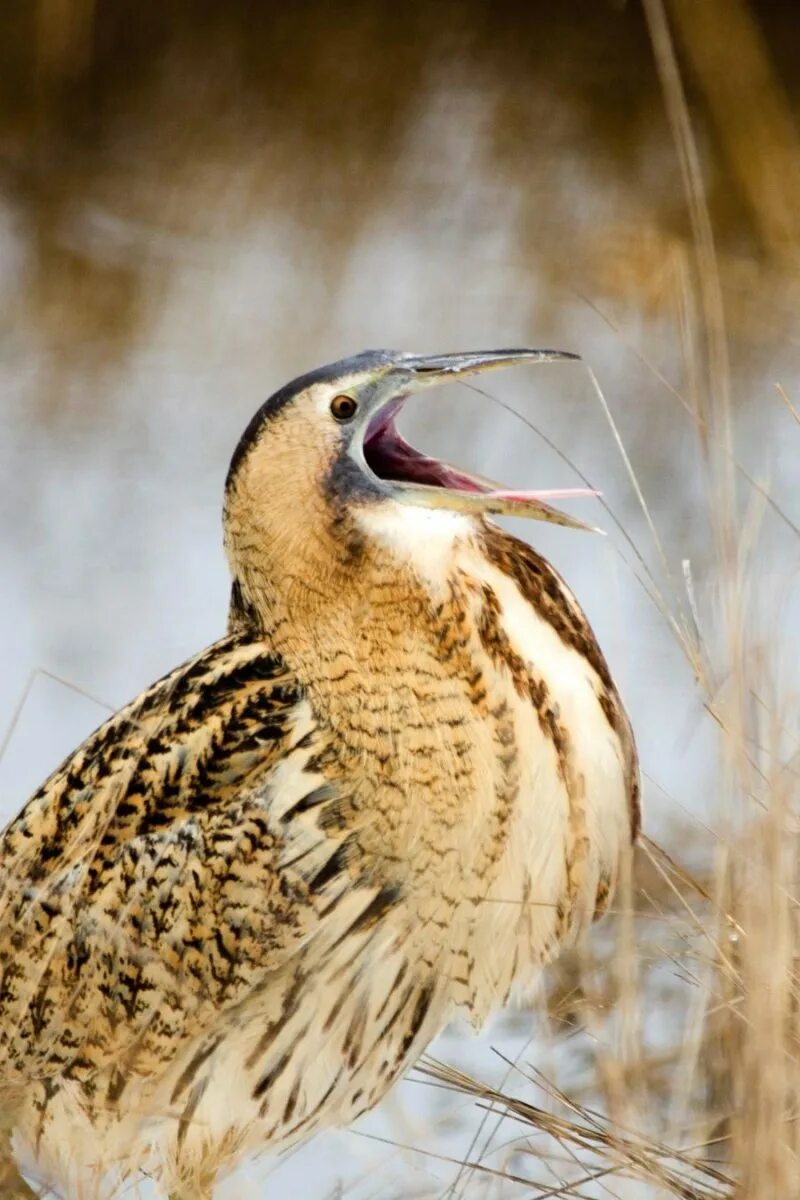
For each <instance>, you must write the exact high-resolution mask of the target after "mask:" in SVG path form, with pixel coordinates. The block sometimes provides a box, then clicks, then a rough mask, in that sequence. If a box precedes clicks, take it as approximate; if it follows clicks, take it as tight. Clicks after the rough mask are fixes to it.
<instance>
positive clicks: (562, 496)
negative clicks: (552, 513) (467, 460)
mask: <svg viewBox="0 0 800 1200" xmlns="http://www.w3.org/2000/svg"><path fill="white" fill-rule="evenodd" d="M483 494H484V496H490V497H492V498H493V499H494V500H511V501H514V500H519V501H524V500H573V499H574V498H575V497H576V496H602V494H603V493H602V492H596V491H594V489H593V488H544V489H543V490H542V491H536V492H512V491H505V490H503V491H499V492H492V491H487V492H484V493H483Z"/></svg>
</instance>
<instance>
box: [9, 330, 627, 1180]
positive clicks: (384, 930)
mask: <svg viewBox="0 0 800 1200" xmlns="http://www.w3.org/2000/svg"><path fill="white" fill-rule="evenodd" d="M559 357H569V356H566V355H559V354H557V353H551V352H547V351H536V350H498V351H490V352H487V353H471V354H445V355H441V356H437V357H422V356H415V355H409V354H400V353H392V352H388V351H374V352H367V353H364V354H360V355H357V356H355V357H353V358H348V359H345V360H344V361H342V362H338V363H335V364H334V365H333V366H327V367H323V368H321V369H319V370H315V371H312V372H311V373H310V374H308V375H305V376H303V377H302V378H300V379H297V380H295V381H294V382H293V383H290V384H289V385H288V386H286V387H284V388H282V389H281V390H280V391H279V392H277V393H276V394H275V395H274V396H272V397H271V399H269V400H267V402H266V403H265V404H264V405H263V406H262V407H261V408H260V409H259V411H258V412H257V413H256V415H255V416H254V418H253V420H252V421H251V422H250V424H249V426H248V428H247V430H246V431H245V433H244V435H243V436H242V438H241V440H240V442H239V444H238V446H237V448H236V450H235V453H234V455H233V459H232V462H231V465H230V470H229V472H228V477H227V482H226V487H225V503H224V531H225V546H226V551H227V556H228V560H229V563H230V570H231V574H232V595H231V605H230V616H229V624H228V632H227V633H226V634H225V636H224V637H222V638H220V640H219V641H217V642H215V643H214V644H213V645H211V646H209V647H208V648H207V649H205V650H203V651H202V652H201V653H199V654H197V655H196V656H195V657H194V658H191V659H190V660H189V661H188V662H186V663H184V664H182V665H181V666H179V667H177V668H176V669H175V670H174V671H172V672H171V673H170V674H169V675H167V676H165V678H163V679H162V680H160V681H159V682H158V683H155V684H153V685H152V687H149V688H148V689H147V690H146V691H145V692H143V693H142V694H141V695H140V696H138V697H137V698H136V699H135V700H133V701H132V702H131V703H130V704H128V705H127V706H126V707H125V708H123V709H121V710H120V711H119V712H118V713H117V714H116V715H115V716H113V717H112V718H111V719H110V720H108V721H106V723H105V724H104V725H102V726H101V727H100V728H99V729H98V730H97V731H96V732H95V733H94V734H92V736H91V737H89V738H88V739H87V740H86V741H85V742H84V743H83V745H81V746H80V747H79V748H78V749H77V750H76V751H75V753H74V754H73V755H71V756H70V757H69V758H68V759H67V761H66V762H65V763H64V764H63V765H62V766H61V767H60V768H59V769H58V770H57V771H56V772H55V773H54V774H53V775H51V777H50V778H49V779H48V780H47V782H46V783H45V784H44V785H43V787H42V788H41V789H40V791H39V792H37V794H36V795H35V796H33V798H32V799H31V800H30V801H29V802H28V804H27V806H26V807H25V808H24V809H23V811H22V812H21V813H20V815H19V816H18V817H16V819H15V820H13V821H12V822H11V824H10V825H9V826H8V828H7V829H6V831H5V834H4V836H3V840H2V859H1V860H0V861H1V862H2V870H3V883H2V900H1V901H0V903H1V904H2V917H1V918H0V963H1V964H2V984H1V989H2V990H1V991H0V1017H1V1019H2V1028H1V1029H0V1105H1V1106H2V1111H3V1112H4V1113H6V1114H9V1115H8V1116H7V1122H6V1123H7V1127H8V1128H13V1132H14V1142H13V1145H14V1147H15V1149H16V1151H17V1153H18V1154H19V1155H21V1156H22V1159H23V1160H24V1161H25V1162H28V1163H31V1164H33V1168H34V1170H35V1171H36V1172H37V1175H38V1178H40V1179H43V1180H45V1181H51V1182H53V1183H55V1184H56V1185H57V1186H58V1188H59V1189H60V1192H61V1194H67V1195H77V1194H80V1195H81V1196H86V1195H89V1194H92V1193H91V1188H90V1184H89V1182H88V1181H90V1180H92V1179H94V1180H95V1181H96V1187H97V1189H98V1191H99V1190H100V1188H101V1184H100V1182H99V1181H100V1180H101V1179H102V1180H103V1184H102V1187H103V1188H105V1189H106V1193H105V1194H107V1191H108V1189H111V1190H113V1186H114V1181H115V1180H116V1181H120V1180H121V1179H124V1178H128V1177H132V1176H135V1175H137V1174H139V1173H142V1174H146V1175H148V1176H150V1177H151V1178H154V1179H156V1180H157V1181H158V1183H159V1186H161V1187H162V1188H163V1189H164V1191H165V1192H166V1193H167V1194H169V1195H172V1196H180V1197H186V1198H188V1197H192V1198H193V1200H194V1198H195V1197H198V1196H203V1195H210V1194H211V1192H212V1189H213V1186H214V1180H215V1178H216V1177H217V1176H218V1175H219V1173H220V1172H224V1171H227V1170H229V1169H231V1168H232V1167H233V1166H234V1165H235V1164H236V1162H237V1161H239V1160H240V1159H241V1158H242V1157H243V1156H246V1155H248V1154H252V1153H254V1152H256V1151H258V1150H261V1149H264V1148H267V1149H269V1150H274V1149H277V1148H284V1147H287V1146H290V1145H291V1144H293V1143H296V1142H298V1141H299V1140H301V1139H304V1138H307V1137H308V1136H309V1135H311V1134H312V1133H314V1132H315V1131H317V1130H319V1129H321V1128H323V1127H326V1126H332V1125H343V1124H345V1123H347V1122H350V1121H352V1120H353V1119H354V1118H355V1117H357V1116H358V1115H359V1114H360V1113H363V1112H364V1111H365V1110H366V1109H368V1108H370V1107H371V1106H372V1105H374V1104H376V1103H377V1101H379V1100H380V1099H381V1097H382V1096H383V1095H384V1094H385V1093H386V1091H387V1089H388V1088H389V1087H390V1086H391V1085H392V1083H393V1082H394V1081H395V1080H396V1079H397V1078H398V1077H399V1076H400V1075H402V1073H403V1072H404V1071H405V1070H406V1069H407V1068H408V1067H409V1065H410V1064H412V1063H413V1062H414V1061H415V1059H416V1058H417V1057H418V1056H419V1054H420V1053H421V1051H422V1050H423V1048H424V1047H425V1046H426V1045H427V1043H428V1042H429V1041H430V1039H431V1038H432V1037H433V1036H434V1035H435V1034H436V1033H437V1032H438V1031H439V1030H441V1029H442V1027H443V1026H444V1025H445V1024H446V1023H447V1022H448V1021H449V1020H450V1019H451V1018H452V1017H453V1016H454V1015H455V1014H458V1013H462V1014H466V1015H467V1016H468V1017H469V1019H470V1020H471V1021H472V1022H473V1023H474V1024H475V1025H476V1026H477V1025H480V1024H481V1022H483V1021H484V1019H485V1018H486V1016H487V1014H488V1013H489V1012H490V1011H491V1010H492V1009H493V1008H495V1007H496V1006H498V1005H501V1004H503V1003H504V1002H505V1001H506V1000H507V999H508V998H509V996H510V995H511V993H512V991H514V990H515V989H518V988H524V987H525V986H526V985H529V984H530V981H531V980H532V978H533V977H535V975H536V972H537V970H538V969H539V968H540V967H541V966H542V965H543V964H545V963H547V962H548V961H549V960H551V959H552V958H553V957H554V955H555V954H556V953H557V952H558V950H559V949H560V948H561V947H563V946H565V945H567V944H569V943H572V942H574V940H575V939H576V938H577V936H578V935H579V934H580V932H581V931H582V930H584V929H585V928H586V927H587V926H588V924H589V922H590V921H591V919H592V918H593V917H594V916H596V915H598V914H599V913H600V912H601V911H602V910H603V908H604V906H605V905H606V904H607V901H608V897H609V894H610V892H611V889H612V888H613V886H614V881H615V877H616V876H617V874H618V869H619V863H620V860H621V856H622V855H623V854H624V853H625V849H626V847H627V846H628V845H629V844H630V841H631V838H632V836H635V832H636V828H637V823H638V774H637V766H636V754H635V749H634V742H633V737H632V735H631V729H630V725H629V722H628V719H627V717H626V715H625V711H624V709H623V706H622V703H621V701H620V698H619V695H618V693H617V690H616V688H615V686H614V683H613V681H612V678H611V674H610V672H609V669H608V666H607V664H606V661H605V659H604V657H603V654H602V653H601V651H600V648H599V646H598V644H597V641H596V640H595V637H594V635H593V633H592V630H591V628H590V626H589V623H588V621H587V619H586V617H585V616H584V614H583V612H582V611H581V608H580V607H579V605H578V603H577V601H576V600H575V598H574V596H573V595H572V593H571V592H570V590H569V588H568V587H567V586H566V584H565V583H564V582H563V580H562V579H561V578H560V577H559V576H558V575H557V573H556V572H555V571H554V570H553V568H552V567H551V566H549V564H548V563H547V562H546V561H545V560H544V559H543V558H542V557H540V555H539V554H537V553H536V551H535V550H533V549H532V548H531V547H530V546H529V545H527V544H526V543H524V542H522V541H519V540H517V539H516V538H514V537H511V536H510V535H509V534H507V533H505V532H503V531H502V530H501V529H500V528H499V527H498V526H497V525H495V524H494V523H493V522H492V521H491V520H490V519H489V517H488V514H508V515H513V516H527V517H533V518H537V519H540V520H544V521H555V522H559V523H561V524H564V525H570V524H575V523H576V522H575V521H573V519H572V518H570V517H568V516H566V515H564V514H562V513H560V512H559V511H557V510H556V509H554V508H552V507H550V506H549V503H548V501H549V500H550V499H551V498H552V495H551V494H546V493H541V492H512V491H508V490H505V489H504V488H502V487H501V486H499V485H494V484H492V483H491V482H489V481H487V480H485V479H483V478H481V477H478V476H475V475H470V474H468V473H467V472H466V471H462V470H460V469H457V468H455V467H453V466H450V465H448V464H445V463H443V462H439V461H437V460H436V459H434V458H430V457H427V456H426V455H424V454H422V453H420V452H419V451H418V450H416V449H414V448H413V447H412V446H410V445H409V444H408V443H407V442H406V441H405V440H404V438H403V437H402V436H401V435H400V433H399V432H398V429H397V427H396V419H397V416H398V413H399V411H400V409H401V406H402V404H403V402H404V400H405V399H406V397H407V396H408V395H410V394H411V393H414V392H418V391H420V390H422V389H427V388H429V387H430V386H431V385H434V384H441V383H443V382H446V381H449V380H454V379H461V378H462V377H464V376H469V375H471V374H474V373H477V372H482V371H486V370H488V369H490V368H493V367H503V366H509V365H513V364H519V365H521V364H525V363H535V362H538V361H542V360H551V359H555V358H559ZM7 1170H8V1177H9V1178H10V1177H11V1172H12V1170H13V1168H12V1167H11V1166H10V1165H9V1166H8V1168H7ZM15 1178H16V1180H17V1184H16V1186H17V1188H18V1191H19V1194H24V1189H25V1186H26V1185H25V1184H24V1183H23V1181H22V1178H21V1177H20V1176H15ZM7 1186H9V1187H10V1186H11V1185H7ZM92 1186H95V1185H92Z"/></svg>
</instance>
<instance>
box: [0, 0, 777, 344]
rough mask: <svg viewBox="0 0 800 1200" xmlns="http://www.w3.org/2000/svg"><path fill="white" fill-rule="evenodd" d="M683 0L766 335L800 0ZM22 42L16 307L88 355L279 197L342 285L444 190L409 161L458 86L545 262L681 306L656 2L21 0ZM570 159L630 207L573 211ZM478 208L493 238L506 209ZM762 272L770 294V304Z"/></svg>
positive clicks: (0, 81)
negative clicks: (410, 192) (375, 243)
mask: <svg viewBox="0 0 800 1200" xmlns="http://www.w3.org/2000/svg"><path fill="white" fill-rule="evenodd" d="M667 15H668V18H669V20H670V23H671V26H672V29H673V34H674V37H675V40H676V46H677V51H678V54H679V56H680V60H681V66H682V69H683V73H684V78H685V84H686V87H687V90H688V95H689V100H690V104H691V107H692V117H693V122H694V127H695V131H696V135H697V138H698V143H699V145H700V147H701V149H702V154H703V168H704V175H705V180H706V183H707V189H708V192H707V194H708V204H709V208H710V213H711V218H712V222H713V226H714V229H715V234H716V238H717V250H718V253H719V256H720V263H721V270H722V272H723V278H724V282H725V285H726V289H727V292H728V308H729V316H730V317H731V320H732V321H733V323H734V325H736V327H737V332H739V333H741V334H742V336H743V337H744V338H745V340H749V339H755V340H756V341H757V340H758V339H759V337H760V336H761V335H762V334H764V333H765V332H770V333H771V334H772V333H774V332H775V329H776V326H780V327H783V326H784V325H785V319H786V318H785V313H786V311H787V309H788V308H789V307H790V303H789V300H787V298H786V297H785V289H786V288H787V287H789V289H790V293H791V295H792V296H793V292H794V286H795V280H796V275H797V268H798V261H799V260H798V246H800V237H799V236H798V235H799V234H800V166H799V165H798V164H800V156H798V154H797V148H798V134H797V128H796V123H795V119H794V112H795V109H796V106H797V100H798V89H800V83H798V75H797V72H796V69H795V68H796V64H797V62H798V61H800V23H798V21H797V19H796V6H795V5H794V4H792V3H790V2H783V3H776V2H761V3H755V2H753V3H750V4H748V3H747V2H746V0H701V2H699V3H698V2H697V0H670V2H669V4H668V5H667ZM0 45H1V46H2V50H0V55H2V62H1V63H0V168H1V169H2V175H3V181H4V188H5V192H6V197H7V199H8V201H9V202H10V203H11V205H12V207H13V209H14V211H15V212H16V213H17V214H18V220H19V221H20V222H21V223H22V225H23V226H24V230H25V236H26V240H27V243H28V245H29V247H30V253H31V261H30V264H29V269H28V271H27V272H26V275H25V279H24V281H23V286H22V288H21V291H20V293H19V294H18V295H17V297H16V300H15V305H18V306H20V307H18V308H15V311H14V312H13V313H7V314H5V319H4V323H5V324H8V323H11V324H14V323H16V321H17V320H20V319H22V320H23V321H25V322H28V323H29V324H30V323H31V322H33V323H34V324H35V326H36V327H37V329H39V330H40V331H41V335H42V336H43V338H44V339H45V341H46V342H47V343H48V344H49V345H50V347H51V349H53V350H54V351H55V352H56V353H57V354H60V355H64V356H66V358H67V359H68V357H69V355H70V353H72V354H74V353H75V352H76V347H78V346H79V347H80V353H81V354H82V355H85V354H86V353H87V347H91V348H92V353H95V354H97V355H99V356H100V357H103V356H105V355H112V356H113V355H114V354H115V353H116V351H117V349H118V347H119V343H120V341H122V342H124V341H125V340H127V339H130V338H131V337H133V336H135V334H136V332H137V328H138V326H139V324H140V322H141V320H142V317H143V313H145V312H146V311H148V309H149V307H150V306H151V305H152V304H153V302H154V300H156V301H157V298H158V292H159V288H160V287H161V286H163V282H164V277H165V272H166V270H167V269H168V266H169V260H170V256H171V246H172V242H171V240H170V239H175V238H178V239H181V238H186V237H191V238H194V239H204V238H205V239H214V238H215V237H216V236H218V235H219V234H220V233H221V232H224V231H225V230H230V229H231V228H233V227H235V226H236V223H237V222H240V221H243V220H244V219H246V218H247V217H248V215H252V214H253V213H254V212H257V211H260V210H267V209H270V208H271V209H278V210H280V209H284V210H287V211H289V210H291V211H292V212H293V213H294V214H295V215H296V217H297V219H298V220H301V221H302V222H303V224H304V226H305V227H306V228H307V230H308V238H309V242H310V243H311V244H312V245H313V246H314V252H315V254H316V255H317V259H318V269H319V276H320V288H321V291H322V293H324V294H328V295H330V294H331V288H332V287H333V286H334V283H335V279H336V276H337V271H338V269H339V267H340V266H341V263H342V262H343V260H344V259H345V258H346V256H347V254H348V250H349V248H350V246H351V245H352V243H353V240H354V238H355V236H356V235H357V233H358V231H359V229H360V228H361V227H362V226H363V224H364V223H365V222H366V221H367V220H368V219H369V217H370V215H371V214H372V213H374V212H376V211H381V210H383V209H387V208H390V207H391V202H392V196H393V194H394V193H395V192H396V190H397V189H398V187H399V186H404V185H405V184H406V183H407V185H408V187H409V188H416V193H415V194H416V202H417V203H418V204H420V205H423V206H424V205H425V203H426V196H428V197H429V196H430V195H431V194H432V193H433V192H435V191H436V189H437V186H438V184H437V163H436V162H435V161H432V162H431V163H430V164H429V172H428V174H427V175H426V178H425V179H424V180H423V181H419V180H416V181H414V180H408V181H403V180H398V175H397V164H398V161H399V160H400V158H401V156H402V151H403V146H404V144H405V142H406V139H407V137H408V134H409V129H410V128H412V127H413V126H414V125H415V124H416V123H417V122H418V121H419V120H420V117H421V116H422V115H423V112H424V107H425V103H426V98H427V96H428V94H429V91H430V88H431V86H432V85H439V86H447V85H448V83H450V84H452V86H453V88H454V89H457V88H459V87H460V88H464V87H469V88H476V89H478V90H480V91H481V92H482V93H483V94H485V95H488V96H489V97H490V98H491V104H490V122H489V123H490V128H489V129H488V130H485V131H484V134H485V136H486V144H487V145H488V147H489V154H490V160H491V169H492V171H493V173H494V174H495V186H496V187H497V188H498V189H500V191H502V189H504V188H509V189H510V188H511V187H512V185H513V186H514V187H520V186H521V194H522V197H523V198H522V204H523V214H522V220H521V221H520V223H519V230H520V233H519V241H520V244H519V246H518V248H517V249H518V254H519V260H520V261H521V262H522V263H523V264H530V266H531V269H535V270H536V272H537V273H538V275H539V277H541V278H544V279H545V280H548V279H551V280H554V281H556V280H557V281H566V282H568V283H570V284H571V285H574V286H576V287H578V288H579V289H580V290H582V291H587V292H589V293H590V294H591V295H592V296H593V297H594V298H600V297H612V298H621V299H623V300H626V299H628V298H630V297H631V296H635V301H636V304H637V306H638V307H639V308H640V309H642V310H644V311H648V310H653V311H655V312H658V311H659V309H660V308H661V307H663V306H670V305H672V304H673V303H674V287H672V286H670V285H671V283H672V282H674V274H675V271H676V270H680V269H682V266H681V263H682V261H683V260H682V257H681V255H682V252H683V251H684V250H685V248H686V246H687V245H688V244H689V240H690V237H691V230H690V222H689V217H688V215H687V208H686V204H685V200H684V194H683V189H682V187H681V179H680V172H679V161H678V158H677V157H676V156H675V154H674V152H672V151H670V150H669V147H670V131H669V127H668V123H667V119H666V116H665V112H664V103H663V98H662V95H661V89H660V84H659V78H658V73H657V71H656V69H655V64H654V60H653V51H652V47H651V42H650V37H649V33H648V28H647V22H646V20H645V15H644V12H643V10H642V8H641V7H640V5H639V4H638V3H632V2H628V3H625V2H624V0H619V2H614V0H569V2H568V3H565V4H561V5H553V4H542V3H532V2H528V3H515V2H513V0H492V2H489V0H432V2H427V3H421V2H420V3H414V4H393V3H386V2H383V3H382V2H375V0H348V2H346V3H339V4H330V3H322V2H321V0H294V2H293V3H290V4H274V3H267V2H261V3H258V2H255V0H249V2H248V0H227V2H226V3H225V4H220V3H218V2H217V3H215V2H213V0H191V2H190V0H163V2H162V3H159V4H155V5H152V4H151V5H148V4H144V5H143V4H141V2H138V0H136V2H135V0H6V2H5V3H4V4H3V5H2V7H0ZM456 102H457V101H456ZM434 149H435V147H434ZM570 156H576V157H577V158H578V159H579V160H580V163H581V169H582V171H583V172H585V173H586V176H587V178H589V179H591V178H600V179H602V180H604V181H605V183H606V184H607V185H608V186H609V187H610V189H611V195H612V196H616V197H617V198H618V203H616V204H613V205H608V204H607V205H605V206H604V207H603V209H602V210H601V211H599V212H598V211H597V210H596V208H595V206H594V205H593V204H592V202H591V200H589V199H587V201H586V203H585V204H584V205H583V206H581V205H576V204H575V203H574V202H573V203H571V204H570V205H569V206H568V207H567V208H566V209H565V196H564V194H563V190H564V187H565V182H564V177H563V175H560V174H559V173H558V170H557V168H558V167H559V165H560V164H562V163H563V161H564V160H565V159H566V158H569V157H570ZM439 169H440V170H441V171H442V172H446V170H447V161H446V156H443V158H442V163H441V167H440V168H439ZM85 205H91V206H93V207H94V209H95V210H96V212H99V213H100V214H102V220H103V221H104V222H105V228H104V231H102V232H103V236H95V235H96V232H97V231H96V230H95V231H94V233H93V231H92V228H91V226H89V227H87V225H86V222H85V219H84V216H82V206H85ZM565 218H566V219H565ZM479 224H480V225H481V227H479V228H476V229H475V230H474V236H475V239H476V240H479V239H480V238H481V237H482V236H483V235H485V234H486V233H487V232H488V231H489V230H490V229H491V226H492V213H491V211H487V212H486V213H485V214H484V215H483V217H482V219H481V222H479ZM110 226H111V228H110ZM464 250H465V253H468V250H469V247H468V246H465V247H464ZM576 263H577V264H579V267H577V268H576ZM757 285H758V286H764V285H766V287H765V291H766V293H767V294H768V295H769V297H770V302H769V303H767V304H763V303H760V304H759V305H757V306H754V305H752V304H751V303H748V299H749V297H751V296H752V291H753V289H754V287H755V286H757Z"/></svg>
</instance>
